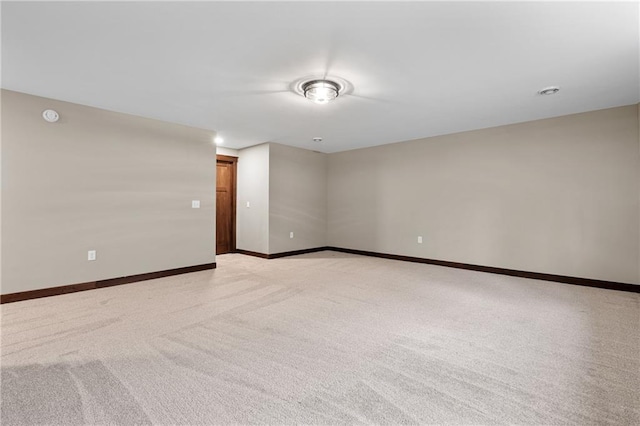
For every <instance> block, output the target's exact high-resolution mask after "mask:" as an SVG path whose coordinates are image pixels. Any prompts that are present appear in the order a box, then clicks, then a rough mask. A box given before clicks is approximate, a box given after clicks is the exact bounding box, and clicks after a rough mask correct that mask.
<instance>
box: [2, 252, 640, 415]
mask: <svg viewBox="0 0 640 426" xmlns="http://www.w3.org/2000/svg"><path fill="white" fill-rule="evenodd" d="M217 261H218V269H217V270H215V271H204V272H197V273H192V274H186V275H180V276H175V277H170V278H163V279H159V280H153V281H147V282H142V283H137V284H130V285H125V286H119V287H111V288H106V289H101V290H93V291H88V292H83V293H75V294H69V295H64V296H56V297H51V298H46V299H38V300H31V301H25V302H18V303H12V304H6V305H3V306H2V405H1V409H2V419H1V420H2V424H3V425H13V424H96V423H97V424H106V423H110V424H134V423H135V424H145V423H155V424H229V423H242V424H248V423H250V424H255V423H270V424H295V423H298V424H299V423H306V424H337V423H349V424H353V423H379V424H416V423H421V424H425V423H437V424H575V425H588V424H617V425H624V424H627V425H638V424H640V408H639V407H640V397H639V395H640V390H639V389H640V360H639V354H640V343H639V338H640V337H639V336H640V334H639V329H640V295H638V294H633V293H624V292H618V291H611V290H602V289H593V288H585V287H577V286H571V285H565V284H558V283H550V282H544V281H535V280H528V279H521V278H513V277H506V276H500V275H492V274H485V273H480V272H472V271H463V270H456V269H450V268H443V267H437V266H429V265H420V264H412V263H405V262H398V261H392V260H383V259H375V258H368V257H361V256H355V255H349V254H342V253H335V252H328V251H327V252H320V253H314V254H309V255H303V256H296V257H291V258H283V259H276V260H263V259H258V258H253V257H247V256H243V255H239V254H228V255H223V256H218V258H217Z"/></svg>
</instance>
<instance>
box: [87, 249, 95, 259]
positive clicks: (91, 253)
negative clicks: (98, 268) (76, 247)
mask: <svg viewBox="0 0 640 426" xmlns="http://www.w3.org/2000/svg"><path fill="white" fill-rule="evenodd" d="M87 260H96V251H95V250H89V251H88V252H87Z"/></svg>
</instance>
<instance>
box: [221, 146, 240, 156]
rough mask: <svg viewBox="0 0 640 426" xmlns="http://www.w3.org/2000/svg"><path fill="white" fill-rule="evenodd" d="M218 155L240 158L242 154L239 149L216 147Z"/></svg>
mask: <svg viewBox="0 0 640 426" xmlns="http://www.w3.org/2000/svg"><path fill="white" fill-rule="evenodd" d="M216 154H218V155H229V156H231V157H238V156H239V155H240V152H239V151H238V150H237V149H233V148H225V147H223V146H218V147H216Z"/></svg>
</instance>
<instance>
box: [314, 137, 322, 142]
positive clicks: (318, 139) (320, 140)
mask: <svg viewBox="0 0 640 426" xmlns="http://www.w3.org/2000/svg"><path fill="white" fill-rule="evenodd" d="M313 141H314V142H322V138H318V137H315V138H313Z"/></svg>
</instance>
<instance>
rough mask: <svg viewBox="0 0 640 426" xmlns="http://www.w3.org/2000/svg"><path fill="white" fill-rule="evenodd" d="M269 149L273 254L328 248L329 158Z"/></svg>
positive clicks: (273, 145)
mask: <svg viewBox="0 0 640 426" xmlns="http://www.w3.org/2000/svg"><path fill="white" fill-rule="evenodd" d="M269 146H270V150H269V253H271V254H273V253H282V252H287V251H294V250H303V249H308V248H316V247H323V246H325V245H326V232H327V155H326V154H323V153H320V152H314V151H309V150H306V149H301V148H294V147H290V146H286V145H280V144H277V143H271V144H269ZM291 232H293V238H290V233H291Z"/></svg>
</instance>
